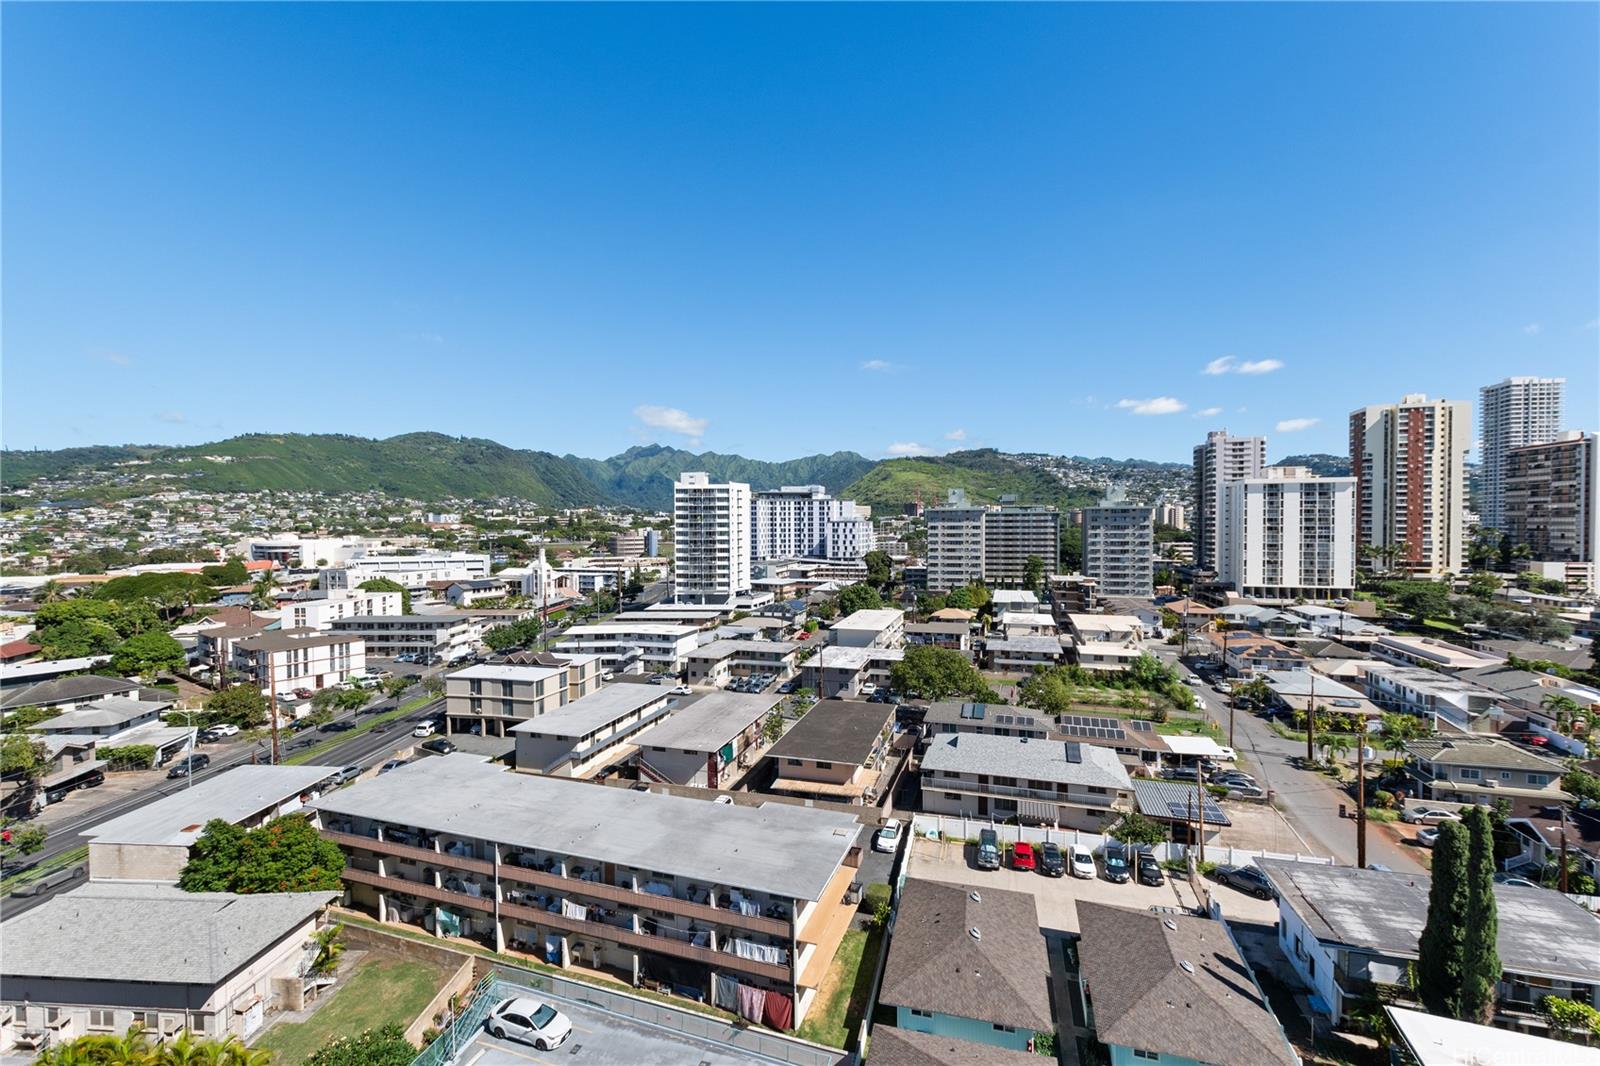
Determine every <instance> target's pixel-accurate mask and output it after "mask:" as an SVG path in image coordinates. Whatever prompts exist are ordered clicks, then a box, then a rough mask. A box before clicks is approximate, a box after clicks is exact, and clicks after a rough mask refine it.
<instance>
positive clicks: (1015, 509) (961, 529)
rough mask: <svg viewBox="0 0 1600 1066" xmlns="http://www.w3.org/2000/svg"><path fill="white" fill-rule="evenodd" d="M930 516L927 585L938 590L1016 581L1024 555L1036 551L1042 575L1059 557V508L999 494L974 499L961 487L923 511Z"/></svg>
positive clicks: (1025, 559)
mask: <svg viewBox="0 0 1600 1066" xmlns="http://www.w3.org/2000/svg"><path fill="white" fill-rule="evenodd" d="M924 517H925V518H926V519H927V521H928V587H929V588H930V589H934V590H937V591H944V590H947V589H953V588H959V587H960V586H962V585H965V584H967V583H969V582H972V581H978V580H982V581H984V582H987V583H988V584H990V585H1020V584H1022V582H1023V581H1024V579H1025V575H1026V573H1027V569H1028V559H1029V558H1031V557H1033V556H1038V558H1039V561H1040V562H1042V563H1043V564H1044V572H1045V574H1046V575H1049V574H1051V573H1054V572H1055V569H1056V566H1057V564H1058V563H1059V562H1060V559H1061V512H1060V511H1057V510H1056V509H1055V508H1054V507H1034V506H1027V505H1023V504H1018V503H1014V502H1012V500H1011V499H1010V498H1009V497H1008V498H1004V499H1002V501H1001V503H1000V504H999V506H994V505H988V506H982V505H976V504H972V503H970V502H969V501H968V500H967V495H966V493H965V492H963V491H962V490H960V489H951V490H950V493H949V496H948V502H946V503H945V505H944V506H942V507H930V508H928V509H927V510H926V511H925V512H924Z"/></svg>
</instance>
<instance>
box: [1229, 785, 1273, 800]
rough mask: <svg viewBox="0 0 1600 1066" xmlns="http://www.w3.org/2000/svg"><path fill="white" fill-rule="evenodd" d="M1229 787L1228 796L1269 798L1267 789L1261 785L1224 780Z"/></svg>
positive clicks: (1256, 798)
mask: <svg viewBox="0 0 1600 1066" xmlns="http://www.w3.org/2000/svg"><path fill="white" fill-rule="evenodd" d="M1224 783H1225V784H1226V785H1227V788H1228V796H1229V797H1230V798H1237V799H1250V800H1259V799H1266V798H1267V790H1266V789H1264V788H1262V787H1261V786H1260V785H1245V784H1240V783H1238V782H1236V781H1228V782H1224Z"/></svg>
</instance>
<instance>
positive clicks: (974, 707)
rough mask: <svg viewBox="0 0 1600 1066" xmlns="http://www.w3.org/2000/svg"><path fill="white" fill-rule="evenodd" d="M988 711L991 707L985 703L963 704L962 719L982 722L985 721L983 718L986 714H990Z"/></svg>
mask: <svg viewBox="0 0 1600 1066" xmlns="http://www.w3.org/2000/svg"><path fill="white" fill-rule="evenodd" d="M988 710H989V707H988V705H987V704H983V703H963V704H962V705H961V717H963V718H971V719H973V720H974V721H980V722H981V721H982V720H983V716H984V715H985V714H986V713H988Z"/></svg>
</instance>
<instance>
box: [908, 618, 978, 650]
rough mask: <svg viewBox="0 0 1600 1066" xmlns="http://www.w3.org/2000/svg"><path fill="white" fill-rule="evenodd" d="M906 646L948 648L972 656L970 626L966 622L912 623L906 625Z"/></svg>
mask: <svg viewBox="0 0 1600 1066" xmlns="http://www.w3.org/2000/svg"><path fill="white" fill-rule="evenodd" d="M905 636H906V645H907V647H916V646H918V645H924V646H927V647H931V648H948V649H949V650H950V651H959V652H961V653H962V654H963V655H966V656H968V657H970V656H971V654H972V625H971V624H970V623H968V622H912V623H908V624H907V625H906V633H905Z"/></svg>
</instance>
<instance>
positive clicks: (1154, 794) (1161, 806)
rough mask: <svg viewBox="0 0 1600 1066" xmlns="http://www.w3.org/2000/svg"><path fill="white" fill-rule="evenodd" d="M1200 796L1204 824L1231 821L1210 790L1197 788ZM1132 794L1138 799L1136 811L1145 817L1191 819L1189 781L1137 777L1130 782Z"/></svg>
mask: <svg viewBox="0 0 1600 1066" xmlns="http://www.w3.org/2000/svg"><path fill="white" fill-rule="evenodd" d="M1200 796H1201V801H1202V804H1203V807H1202V809H1203V810H1204V811H1205V819H1206V824H1207V825H1232V824H1233V822H1232V821H1230V820H1229V818H1228V816H1227V815H1226V814H1224V813H1223V812H1222V808H1221V807H1220V806H1219V805H1218V804H1217V801H1216V800H1215V799H1214V798H1213V797H1212V795H1211V793H1209V792H1206V791H1204V790H1201V792H1200ZM1133 798H1134V799H1135V800H1137V801H1138V803H1139V813H1140V814H1142V815H1144V816H1145V817H1147V818H1161V819H1164V820H1167V821H1171V820H1174V819H1176V820H1178V821H1183V822H1188V821H1192V820H1193V819H1194V799H1195V787H1194V786H1193V785H1186V784H1184V783H1183V782H1181V781H1146V780H1144V779H1143V778H1140V779H1138V780H1136V781H1135V782H1134V783H1133Z"/></svg>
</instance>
